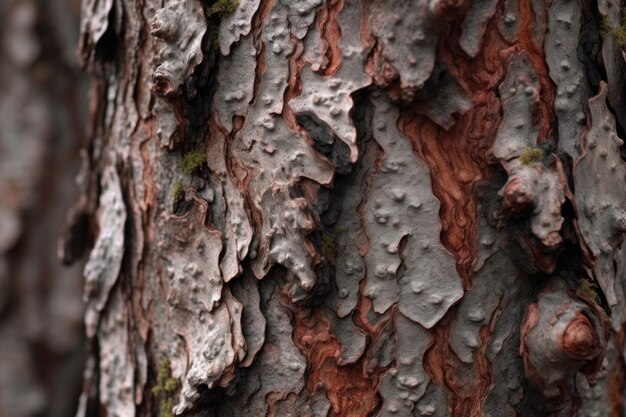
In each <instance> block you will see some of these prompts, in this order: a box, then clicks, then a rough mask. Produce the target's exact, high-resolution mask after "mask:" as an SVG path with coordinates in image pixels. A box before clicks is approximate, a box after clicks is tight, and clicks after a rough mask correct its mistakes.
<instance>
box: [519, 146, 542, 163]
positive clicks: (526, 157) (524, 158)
mask: <svg viewBox="0 0 626 417" xmlns="http://www.w3.org/2000/svg"><path fill="white" fill-rule="evenodd" d="M542 160H543V151H542V150H541V149H539V148H528V149H525V150H524V152H522V154H521V155H520V156H519V161H520V162H521V163H522V164H523V165H530V164H532V163H534V162H541V161H542Z"/></svg>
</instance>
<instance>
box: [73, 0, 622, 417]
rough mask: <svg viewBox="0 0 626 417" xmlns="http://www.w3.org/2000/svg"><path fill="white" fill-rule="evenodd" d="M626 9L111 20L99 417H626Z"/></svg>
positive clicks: (88, 56)
mask: <svg viewBox="0 0 626 417" xmlns="http://www.w3.org/2000/svg"><path fill="white" fill-rule="evenodd" d="M607 25H613V26H620V25H621V16H620V5H619V1H617V0H610V1H609V0H599V1H598V2H597V4H595V3H594V2H587V1H582V0H581V1H576V0H555V1H548V0H532V1H517V0H501V1H498V0H483V1H481V0H475V1H473V2H471V1H450V0H428V1H427V0H420V1H409V0H367V1H366V0H363V1H358V0H240V1H239V2H231V1H229V0H219V1H210V0H207V1H200V0H170V1H166V2H162V1H156V0H143V1H138V0H100V1H96V0H84V1H83V9H82V23H81V40H80V53H81V56H82V58H83V61H84V64H85V66H86V68H87V69H88V70H89V71H90V72H91V74H92V75H93V80H94V81H93V87H92V92H93V104H92V106H91V109H92V115H91V116H92V119H91V131H90V135H91V142H90V144H89V146H88V153H87V154H88V157H87V158H86V159H85V165H84V167H83V168H84V170H85V176H84V181H83V183H82V186H83V196H82V198H81V199H80V200H79V201H78V203H77V205H76V206H75V207H74V209H73V211H72V216H70V222H69V224H68V233H67V234H66V236H65V241H64V246H63V248H64V250H63V251H62V252H63V253H62V255H63V256H64V257H65V259H66V260H71V259H73V258H75V257H76V255H77V254H78V253H79V251H78V250H77V248H80V247H81V246H80V245H77V243H76V242H84V241H86V239H85V238H84V237H83V236H82V235H81V233H82V234H85V233H87V232H88V231H89V228H81V227H78V226H77V223H76V222H75V220H76V219H83V218H84V217H85V216H92V218H93V219H94V223H95V224H97V227H96V231H97V234H96V236H97V237H96V239H95V242H94V244H93V249H91V253H90V254H89V259H88V261H87V265H86V267H85V280H86V282H85V285H86V287H85V293H86V298H87V300H88V302H87V311H86V329H87V336H88V337H89V341H90V342H89V345H90V360H89V361H88V365H87V370H86V372H85V376H86V378H85V386H84V391H83V395H82V397H81V402H80V409H79V416H91V415H96V414H99V415H102V416H104V415H106V416H109V417H115V416H119V417H132V416H149V415H162V416H170V415H172V414H176V415H189V416H333V417H335V416H355V417H357V416H363V417H365V416H459V417H460V416H492V417H496V416H497V417H508V416H525V417H529V416H548V415H549V416H581V417H582V416H589V417H591V416H620V415H623V413H624V390H625V388H624V321H625V320H626V310H625V308H626V299H625V293H624V285H625V284H626V276H625V274H626V269H625V267H626V257H625V256H626V254H625V253H624V252H623V249H622V240H623V233H624V231H626V165H625V164H624V161H623V159H622V157H621V154H620V153H621V150H622V148H621V147H622V144H623V142H622V140H621V139H620V138H619V136H620V135H622V136H623V131H624V130H623V129H624V128H625V127H626V119H625V116H626V113H625V112H626V106H625V105H624V97H623V95H624V76H625V72H624V66H625V61H624V55H623V52H622V48H621V46H620V45H619V44H618V42H617V40H616V39H615V38H614V37H612V36H609V35H606V34H604V32H603V30H602V27H605V26H607Z"/></svg>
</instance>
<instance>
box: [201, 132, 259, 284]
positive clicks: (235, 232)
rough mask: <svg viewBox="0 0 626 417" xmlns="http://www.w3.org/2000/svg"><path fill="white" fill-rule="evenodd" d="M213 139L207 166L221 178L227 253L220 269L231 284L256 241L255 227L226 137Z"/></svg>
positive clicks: (225, 252) (219, 135) (221, 135)
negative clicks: (228, 154) (233, 170)
mask: <svg viewBox="0 0 626 417" xmlns="http://www.w3.org/2000/svg"><path fill="white" fill-rule="evenodd" d="M212 136H213V138H212V140H211V142H210V143H209V147H208V149H207V165H208V167H209V169H210V170H211V171H212V172H213V173H214V174H215V175H216V176H217V177H218V178H219V180H220V183H221V188H222V193H223V197H224V200H225V202H226V208H225V211H226V212H225V213H224V225H223V227H222V228H221V229H222V230H223V231H224V254H223V255H222V260H221V261H220V269H221V270H222V275H223V276H224V282H228V281H230V280H231V279H232V278H234V277H235V276H237V275H239V273H240V272H241V269H242V268H241V266H240V262H241V261H242V260H243V259H244V258H245V257H246V255H247V254H248V248H249V247H250V242H251V241H252V225H251V224H250V217H249V215H248V211H247V205H246V203H245V200H244V197H243V195H242V194H241V191H240V190H239V189H238V188H237V185H236V183H235V179H234V178H233V176H232V175H231V174H230V172H229V170H228V168H227V164H226V159H225V154H226V138H225V137H224V135H223V134H222V133H221V132H219V131H216V132H213V135H212Z"/></svg>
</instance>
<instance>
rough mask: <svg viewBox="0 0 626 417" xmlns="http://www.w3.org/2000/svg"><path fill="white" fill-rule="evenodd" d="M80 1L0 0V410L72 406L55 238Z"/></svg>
mask: <svg viewBox="0 0 626 417" xmlns="http://www.w3.org/2000/svg"><path fill="white" fill-rule="evenodd" d="M79 14H80V5H79V2H72V1H67V0H54V1H48V0H41V1H38V0H3V1H2V2H0V90H1V91H2V94H1V95H0V416H3V417H4V416H7V417H22V416H24V417H34V416H48V417H53V416H54V417H65V416H68V415H72V414H73V413H75V411H76V405H77V398H78V395H79V394H80V389H81V377H82V368H83V366H84V361H85V356H84V338H83V336H82V335H83V333H84V329H83V326H82V317H83V313H84V308H83V305H82V302H81V293H82V287H83V285H82V267H81V265H78V264H77V265H75V266H74V267H72V268H69V269H68V268H63V266H62V265H61V263H59V262H58V260H57V247H56V241H57V239H58V236H59V232H60V230H61V226H62V224H63V221H64V218H65V214H66V212H67V210H68V208H69V207H70V206H71V204H72V203H73V202H74V201H75V199H76V195H77V190H76V186H75V184H74V183H73V179H74V177H75V176H76V174H77V173H78V169H79V167H80V158H79V150H80V148H81V146H83V145H84V143H83V139H84V125H85V120H86V116H87V112H86V111H85V108H84V107H85V106H84V103H83V102H84V101H86V100H85V96H86V91H87V88H86V87H87V85H86V82H85V77H84V76H82V75H81V73H80V69H79V65H78V59H77V57H76V53H75V50H76V42H77V39H78V28H77V25H78V22H79Z"/></svg>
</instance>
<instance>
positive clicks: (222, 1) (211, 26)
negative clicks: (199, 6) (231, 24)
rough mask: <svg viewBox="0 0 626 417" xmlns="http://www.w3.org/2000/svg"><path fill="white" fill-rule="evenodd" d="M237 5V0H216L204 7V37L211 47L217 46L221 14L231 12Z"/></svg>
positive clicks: (225, 14)
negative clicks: (205, 29) (205, 28)
mask: <svg viewBox="0 0 626 417" xmlns="http://www.w3.org/2000/svg"><path fill="white" fill-rule="evenodd" d="M238 6H239V0H217V1H215V2H213V4H211V5H210V6H208V7H207V9H206V15H207V23H208V28H207V31H206V37H207V39H208V41H209V44H210V45H211V47H212V48H213V49H218V48H219V42H218V35H219V28H220V21H221V20H222V17H223V16H228V15H230V14H233V13H234V12H235V10H237V7H238Z"/></svg>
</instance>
